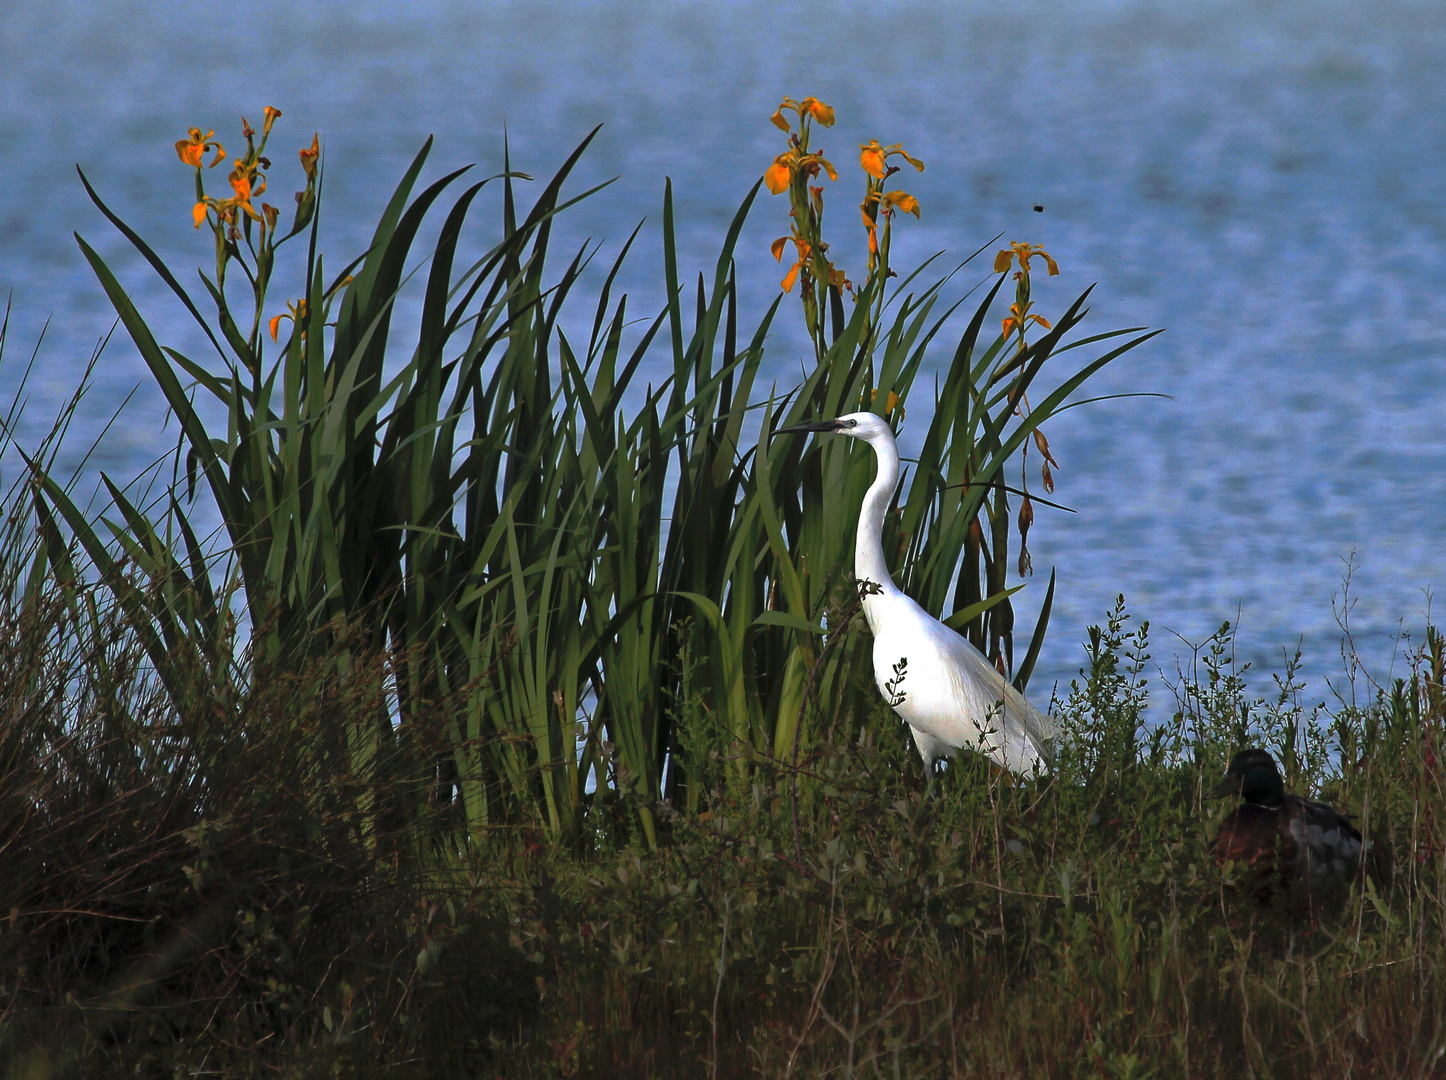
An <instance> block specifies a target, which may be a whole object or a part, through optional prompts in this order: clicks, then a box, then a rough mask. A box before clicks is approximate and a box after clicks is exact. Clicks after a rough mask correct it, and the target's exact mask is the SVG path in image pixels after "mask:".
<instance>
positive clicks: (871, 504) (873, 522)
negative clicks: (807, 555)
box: [854, 436, 899, 592]
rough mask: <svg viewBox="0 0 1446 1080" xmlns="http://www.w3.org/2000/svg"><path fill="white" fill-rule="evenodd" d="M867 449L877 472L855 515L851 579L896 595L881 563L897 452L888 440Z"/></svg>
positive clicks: (896, 480) (896, 473)
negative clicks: (857, 524)
mask: <svg viewBox="0 0 1446 1080" xmlns="http://www.w3.org/2000/svg"><path fill="white" fill-rule="evenodd" d="M869 445H870V446H872V447H873V448H874V458H875V461H876V463H877V466H878V471H877V473H876V474H875V476H874V482H873V483H872V484H870V485H869V490H868V493H867V494H865V495H864V505H863V509H862V510H860V511H859V531H858V538H857V540H856V541H855V542H854V577H855V578H857V579H858V580H859V581H865V580H867V581H872V582H875V583H876V584H878V585H880V586H882V587H883V589H884V591H885V592H897V591H898V588H897V586H895V585H894V579H893V578H891V577H890V576H889V566H888V563H887V562H885V561H884V515H885V514H886V513H888V510H889V503H890V502H891V501H892V499H893V497H894V488H895V487H896V486H897V485H898V483H899V448H898V447H897V446H896V445H895V444H894V440H893V439H892V438H891V437H888V436H884V437H882V438H878V439H871V440H869Z"/></svg>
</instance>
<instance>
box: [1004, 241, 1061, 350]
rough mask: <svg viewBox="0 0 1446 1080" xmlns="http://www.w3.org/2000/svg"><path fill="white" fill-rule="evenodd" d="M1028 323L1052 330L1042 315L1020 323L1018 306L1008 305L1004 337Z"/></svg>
mask: <svg viewBox="0 0 1446 1080" xmlns="http://www.w3.org/2000/svg"><path fill="white" fill-rule="evenodd" d="M1036 254H1039V252H1036ZM1005 269H1006V270H1007V269H1008V267H1005ZM1055 272H1056V273H1058V271H1055ZM1030 322H1037V323H1039V325H1040V326H1042V327H1044V328H1045V329H1046V330H1050V329H1052V327H1051V326H1050V324H1049V320H1048V319H1046V318H1045V317H1044V316H1043V315H1026V316H1024V319H1023V321H1022V322H1021V321H1020V316H1019V305H1018V304H1010V305H1009V318H1007V319H1005V320H1004V336H1005V337H1008V336H1009V331H1011V330H1013V329H1014V328H1015V327H1016V326H1023V325H1025V324H1027V323H1030Z"/></svg>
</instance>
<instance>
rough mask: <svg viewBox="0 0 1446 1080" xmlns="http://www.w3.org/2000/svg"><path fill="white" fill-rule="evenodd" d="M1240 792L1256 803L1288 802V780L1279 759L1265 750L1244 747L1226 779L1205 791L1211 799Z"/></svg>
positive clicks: (1233, 761) (1233, 762) (1265, 804)
mask: <svg viewBox="0 0 1446 1080" xmlns="http://www.w3.org/2000/svg"><path fill="white" fill-rule="evenodd" d="M1229 795H1237V796H1239V797H1240V798H1241V800H1243V801H1244V802H1247V803H1254V804H1255V805H1256V806H1279V805H1280V804H1281V803H1283V802H1284V801H1285V781H1284V780H1282V779H1281V778H1280V769H1278V768H1277V767H1276V764H1275V758H1273V757H1271V756H1270V755H1269V754H1267V753H1266V752H1265V751H1264V750H1242V751H1240V753H1238V754H1236V755H1235V756H1234V757H1233V758H1231V759H1230V768H1229V769H1227V770H1226V772H1225V779H1224V780H1222V781H1220V783H1218V784H1216V785H1215V786H1214V787H1213V788H1211V789H1210V790H1209V791H1207V792H1206V793H1205V797H1206V798H1207V799H1223V798H1225V797H1226V796H1229Z"/></svg>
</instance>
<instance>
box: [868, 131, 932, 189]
mask: <svg viewBox="0 0 1446 1080" xmlns="http://www.w3.org/2000/svg"><path fill="white" fill-rule="evenodd" d="M891 157H901V158H903V159H904V160H905V161H907V162H908V163H909V164H910V165H912V166H914V168H915V169H917V170H918V171H919V172H923V171H924V163H923V162H922V161H920V160H919V159H918V158H916V157H910V156H909V155H908V154H906V153H905V152H904V144H903V143H894V145H892V146H888V147H885V146H880V145H879V140H878V139H870V140H869V141H868V142H866V143H859V166H860V168H862V169H863V170H864V172H866V173H868V174H869V175H870V176H872V177H873V178H874V179H875V180H882V179H884V177H886V176H887V175H888V174H889V170H890V168H891V166H890V165H889V164H888V159H889V158H891Z"/></svg>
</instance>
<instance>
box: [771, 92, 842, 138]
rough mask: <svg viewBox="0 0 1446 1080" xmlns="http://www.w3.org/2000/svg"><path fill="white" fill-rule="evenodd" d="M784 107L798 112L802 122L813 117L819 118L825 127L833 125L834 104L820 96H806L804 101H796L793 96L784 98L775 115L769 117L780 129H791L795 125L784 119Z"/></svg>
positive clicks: (814, 118)
mask: <svg viewBox="0 0 1446 1080" xmlns="http://www.w3.org/2000/svg"><path fill="white" fill-rule="evenodd" d="M784 109H789V110H791V111H793V112H796V113H798V119H799V122H800V123H801V122H802V121H803V120H804V119H813V120H817V121H818V122H819V123H820V124H822V125H823V126H824V127H833V106H832V105H825V104H824V103H823V102H822V101H819V100H818V98H812V97H806V98H804V99H803V100H802V101H794V100H793V98H784V99H783V102H782V104H780V105H779V106H778V108H777V109H775V110H774V113H773V115H772V116H770V117H769V119H770V120H772V121H773V126H774V127H776V128H778V129H779V130H780V131H791V130H792V129H793V125H792V124H790V123H789V122H788V121H787V120H785V119H784V117H783V110H784Z"/></svg>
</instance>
